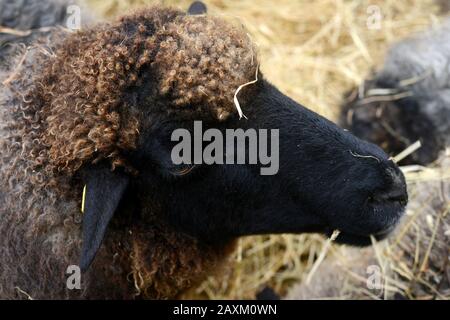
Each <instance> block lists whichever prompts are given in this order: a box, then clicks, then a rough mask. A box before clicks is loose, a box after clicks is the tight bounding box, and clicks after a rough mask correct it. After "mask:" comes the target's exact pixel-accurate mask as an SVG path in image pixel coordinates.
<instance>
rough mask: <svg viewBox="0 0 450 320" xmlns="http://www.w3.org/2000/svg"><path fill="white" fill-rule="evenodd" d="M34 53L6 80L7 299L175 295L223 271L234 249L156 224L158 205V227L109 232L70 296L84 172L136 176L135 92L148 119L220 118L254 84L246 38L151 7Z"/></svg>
mask: <svg viewBox="0 0 450 320" xmlns="http://www.w3.org/2000/svg"><path fill="white" fill-rule="evenodd" d="M25 54H26V56H25V60H24V62H23V64H22V66H21V68H20V70H7V71H1V72H0V81H4V80H5V79H8V81H7V82H6V83H5V84H6V85H5V88H4V90H3V89H2V94H1V95H0V105H1V110H0V123H1V128H0V148H1V150H2V155H1V157H0V166H1V169H0V183H1V186H2V189H1V190H0V200H1V201H2V203H3V204H4V205H3V206H2V207H1V208H0V234H1V237H0V239H1V245H0V261H2V267H1V268H0V298H27V297H28V296H30V297H32V298H134V297H136V296H137V295H138V296H142V297H149V298H168V297H175V296H177V295H178V294H179V293H180V292H181V291H182V290H184V289H186V288H188V287H189V286H191V285H192V284H193V283H194V282H196V281H200V280H202V279H203V278H204V277H205V275H207V274H208V272H209V271H210V269H215V268H216V267H217V266H219V264H220V262H221V261H222V260H223V259H224V258H225V257H226V256H227V254H228V253H229V252H230V251H231V248H232V247H233V246H232V244H230V245H229V246H228V245H227V246H225V247H223V248H217V247H214V248H212V247H211V248H210V247H204V246H200V245H198V244H197V242H196V241H195V240H194V239H191V238H189V237H187V236H185V235H180V234H178V233H176V232H175V231H173V230H171V229H170V227H168V226H167V225H164V223H162V222H161V221H159V219H158V218H157V216H158V210H157V208H158V204H157V203H155V204H154V206H153V208H146V210H149V211H152V210H153V212H152V215H153V216H154V217H155V219H154V221H153V225H152V226H151V227H150V228H149V227H147V229H145V230H143V229H141V227H140V226H136V225H131V226H126V227H125V226H123V225H120V223H119V225H118V226H115V227H112V228H110V231H109V233H108V234H107V236H106V238H105V240H104V244H103V246H102V248H101V249H100V251H99V253H98V255H97V257H96V259H95V261H94V264H93V265H92V266H91V268H90V271H89V272H88V273H87V274H86V275H85V276H83V282H82V288H83V290H82V291H79V290H73V291H70V290H67V289H66V279H67V276H66V274H65V271H66V268H67V266H68V265H71V264H77V263H78V259H79V253H80V245H81V234H80V233H81V214H80V202H81V201H80V199H81V190H82V184H81V182H80V181H79V179H78V178H77V175H76V173H77V172H78V170H79V169H80V168H81V167H82V166H84V165H87V164H90V163H96V162H98V161H101V160H107V161H109V162H110V164H111V167H112V168H113V169H114V168H117V167H123V168H125V170H128V171H129V172H132V173H134V174H137V172H136V170H135V169H134V168H132V166H131V165H130V164H129V163H128V162H127V151H130V150H133V149H134V148H136V147H137V141H138V137H139V132H140V129H141V121H140V115H139V114H135V113H134V112H133V111H132V110H135V108H134V109H133V108H132V104H133V103H134V102H133V101H130V100H129V99H125V98H124V97H126V94H127V92H128V91H129V90H133V88H134V89H136V88H138V89H139V88H142V87H144V86H147V87H148V86H149V83H150V86H151V87H150V88H147V87H146V90H150V92H151V95H150V97H149V99H152V101H154V102H155V110H150V112H153V111H154V112H161V110H156V109H157V107H156V106H157V105H161V103H159V104H158V103H157V102H158V101H159V102H163V104H164V108H165V109H166V110H164V112H166V113H168V114H169V113H170V112H179V113H182V112H183V110H184V112H187V113H192V112H196V113H197V114H200V115H202V116H203V117H213V118H215V119H218V120H221V119H223V118H225V117H226V116H227V114H229V113H231V112H236V110H235V106H234V104H233V95H234V92H235V91H236V89H237V88H238V87H239V86H240V85H241V84H244V83H246V82H249V81H251V80H253V78H254V75H255V70H256V68H257V63H256V58H255V55H254V48H253V45H252V43H251V41H250V39H249V38H248V36H247V34H246V33H245V32H244V31H243V30H241V29H239V28H236V27H233V26H230V25H229V24H227V23H225V22H224V21H222V20H220V19H218V18H214V17H205V16H187V15H185V14H184V13H182V12H180V11H177V10H172V9H162V8H159V7H154V8H149V9H146V10H141V11H139V12H137V13H134V14H132V15H128V16H124V17H122V18H120V19H119V20H118V21H116V22H113V23H105V24H100V25H97V26H95V27H93V28H92V29H86V30H84V31H80V32H76V33H73V34H70V33H68V32H66V31H63V30H59V29H55V30H54V32H52V33H51V34H50V35H49V36H48V37H46V38H45V39H41V40H40V42H39V43H37V44H35V45H34V46H33V47H32V48H31V49H28V51H27V52H26V53H25ZM11 65H12V66H13V65H15V64H14V63H12V64H11ZM12 69H13V68H12ZM12 73H17V74H14V75H13V77H11V75H12ZM135 103H139V102H135ZM194 106H195V107H194Z"/></svg>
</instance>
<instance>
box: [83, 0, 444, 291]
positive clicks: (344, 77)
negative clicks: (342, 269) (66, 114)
mask: <svg viewBox="0 0 450 320" xmlns="http://www.w3.org/2000/svg"><path fill="white" fill-rule="evenodd" d="M190 2H191V1H184V0H183V1H143V0H108V1H105V0H101V1H100V0H88V3H89V4H90V5H91V6H93V7H94V8H96V9H97V10H98V12H99V13H100V14H101V15H104V16H113V15H116V14H118V13H123V12H126V10H127V9H129V8H130V7H133V8H136V7H138V6H141V5H144V4H149V3H164V4H168V5H175V6H177V7H180V8H183V9H186V8H187V7H188V5H189V4H190ZM205 2H206V4H207V5H208V9H209V12H210V14H215V15H224V16H226V17H228V18H230V19H236V20H237V21H240V22H242V23H243V24H244V25H245V26H246V27H247V29H248V30H249V33H250V35H251V37H252V38H253V39H254V41H255V42H256V43H257V44H258V47H259V57H260V61H261V69H262V72H263V73H264V75H265V76H266V78H267V79H270V81H272V82H273V83H274V84H275V85H276V86H278V87H279V88H280V89H281V90H282V91H283V92H285V93H287V94H288V95H289V96H291V97H292V98H294V99H295V100H297V101H299V102H300V103H302V104H304V105H306V106H307V107H309V108H311V109H313V110H315V111H316V112H318V113H320V114H322V115H324V116H326V117H328V118H331V119H336V116H337V114H338V112H339V109H338V106H339V104H340V103H341V102H342V97H343V94H344V92H346V91H347V90H349V89H350V88H352V87H353V86H357V85H359V83H360V82H361V81H362V80H363V79H364V78H365V77H366V76H367V75H368V74H369V73H370V70H371V69H373V68H374V67H375V66H376V65H379V64H380V63H381V61H382V58H383V55H384V53H385V52H386V49H387V48H388V46H389V45H390V44H391V43H393V42H395V41H396V40H398V39H401V38H403V37H405V36H407V35H410V34H412V33H414V32H417V31H421V30H424V29H426V28H427V27H429V26H430V25H433V24H436V23H437V22H438V21H439V20H440V17H439V16H438V8H437V6H436V5H435V4H434V2H433V1H432V0H402V1H396V0H387V1H378V0H372V1H366V0H353V1H350V0H348V1H344V0H336V1H334V0H317V1H306V0H305V1H291V0H277V1H274V0H272V1H271V0H260V1H253V0H243V1H241V0H239V1H229V0H227V1H225V0H210V1H205ZM371 5H377V6H378V8H379V9H380V10H381V13H382V15H383V17H382V20H381V22H380V23H381V24H380V28H379V29H373V28H369V27H368V25H367V23H370V22H372V21H373V20H372V19H371V16H370V14H368V10H371V9H373V7H370V6H371ZM369 7H370V8H369ZM410 169H411V168H410ZM416 169H420V168H416ZM424 172H425V173H424ZM430 172H431V171H427V170H421V171H419V172H417V171H414V170H410V172H409V173H408V177H413V178H412V179H427V177H430V175H433V178H437V179H439V178H440V177H439V176H436V172H434V171H433V172H434V173H433V174H432V173H430ZM447 177H448V173H447ZM323 241H324V239H323V238H322V237H320V236H316V235H299V236H295V235H281V236H262V237H251V238H244V239H241V240H240V242H239V249H238V251H237V253H236V254H235V256H234V257H233V260H234V263H232V264H231V265H232V266H231V268H229V269H227V270H226V272H225V274H224V275H223V276H221V277H211V278H210V279H208V280H207V281H206V282H204V283H203V284H202V285H201V286H200V287H199V288H198V289H197V290H196V291H195V292H193V293H191V294H190V295H189V297H191V298H211V299H221V298H231V299H235V298H253V297H254V294H255V292H256V291H258V290H259V289H260V288H261V287H262V286H264V285H271V286H272V287H273V288H274V289H275V290H276V291H278V292H279V293H284V292H285V291H286V289H287V287H288V286H290V285H291V284H292V283H293V282H295V281H298V280H302V279H304V278H305V276H306V275H307V274H308V272H309V270H310V269H311V266H312V265H313V263H314V261H315V259H316V258H317V256H318V255H319V253H320V252H321V248H322V245H323Z"/></svg>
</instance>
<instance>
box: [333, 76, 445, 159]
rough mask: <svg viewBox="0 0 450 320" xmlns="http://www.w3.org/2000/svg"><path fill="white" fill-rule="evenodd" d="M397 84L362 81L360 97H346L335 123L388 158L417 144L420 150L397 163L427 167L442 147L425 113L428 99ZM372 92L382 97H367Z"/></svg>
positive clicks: (379, 78) (353, 93) (385, 80)
mask: <svg viewBox="0 0 450 320" xmlns="http://www.w3.org/2000/svg"><path fill="white" fill-rule="evenodd" d="M399 82H400V81H399V80H396V79H395V78H394V77H392V76H389V77H383V74H380V75H377V77H376V78H375V79H373V80H368V81H366V82H365V83H364V86H363V88H364V93H363V95H362V96H360V95H361V92H360V91H361V90H360V89H359V88H357V89H354V90H353V91H351V92H350V93H349V94H348V97H347V99H346V101H345V103H344V105H343V108H342V112H341V118H340V121H339V122H340V124H341V125H342V127H344V128H347V129H348V130H350V131H351V132H352V133H353V134H354V135H356V136H357V137H359V138H361V139H364V140H366V141H370V142H372V143H375V144H376V145H379V146H380V147H381V148H382V149H383V150H384V151H385V152H386V153H388V154H389V155H390V156H395V155H396V154H399V153H400V152H401V151H403V150H404V149H406V148H407V147H408V146H410V145H411V144H413V143H414V142H415V141H418V140H419V141H421V143H422V147H421V148H420V149H418V150H417V151H416V152H414V153H412V154H411V155H409V156H408V157H407V158H405V159H403V160H402V161H401V162H400V163H401V164H402V165H406V164H421V165H426V164H429V163H431V162H433V161H434V160H436V159H437V157H438V154H439V152H440V151H441V150H443V149H444V147H445V143H444V141H442V140H443V139H442V133H441V132H437V128H436V127H437V126H436V124H435V123H434V120H433V119H431V118H430V115H429V114H427V113H426V112H425V108H424V105H425V104H426V103H428V102H427V99H428V98H427V97H419V96H418V95H417V94H414V93H413V95H408V92H407V91H408V90H407V88H402V87H401V86H400V85H399ZM375 90H377V91H379V92H386V94H382V95H369V93H370V92H371V91H373V92H375ZM402 95H405V96H403V97H402ZM436 100H438V98H436Z"/></svg>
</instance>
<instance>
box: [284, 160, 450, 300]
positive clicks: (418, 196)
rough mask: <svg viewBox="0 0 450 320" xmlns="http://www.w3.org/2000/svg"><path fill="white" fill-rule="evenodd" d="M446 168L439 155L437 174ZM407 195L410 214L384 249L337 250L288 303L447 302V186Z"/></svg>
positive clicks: (437, 183)
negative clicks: (310, 301) (428, 300)
mask: <svg viewBox="0 0 450 320" xmlns="http://www.w3.org/2000/svg"><path fill="white" fill-rule="evenodd" d="M449 168H450V155H449V154H446V153H445V152H443V153H441V155H440V156H439V158H438V160H437V164H436V168H435V169H437V170H440V172H441V174H442V173H446V172H448V169H449ZM410 194H411V196H412V197H411V200H410V202H409V204H408V207H407V212H408V214H407V216H406V217H405V219H404V221H403V222H402V225H401V226H400V227H399V228H398V231H397V232H396V233H395V234H394V235H393V236H392V237H391V238H389V240H388V243H387V244H384V245H381V244H377V245H376V246H375V247H371V248H367V249H364V250H355V249H354V248H345V249H337V250H336V251H335V252H334V254H333V255H331V256H330V257H329V258H327V259H326V260H325V261H324V262H323V263H322V264H321V265H320V267H319V269H317V271H316V273H315V275H314V276H313V278H312V280H311V282H310V283H309V284H307V283H306V282H304V283H301V284H298V285H295V286H294V287H293V288H292V289H291V290H290V292H289V293H288V295H287V297H286V298H287V299H380V298H381V299H384V298H386V299H450V263H449V262H450V261H449V260H450V255H449V253H450V251H449V250H450V247H449V238H450V214H449V209H450V207H449V203H450V183H449V182H448V180H440V179H438V180H430V181H418V182H415V183H414V184H411V186H410ZM377 272H380V275H381V277H380V279H379V280H377V279H376V278H375V277H376V276H377V274H376V273H377Z"/></svg>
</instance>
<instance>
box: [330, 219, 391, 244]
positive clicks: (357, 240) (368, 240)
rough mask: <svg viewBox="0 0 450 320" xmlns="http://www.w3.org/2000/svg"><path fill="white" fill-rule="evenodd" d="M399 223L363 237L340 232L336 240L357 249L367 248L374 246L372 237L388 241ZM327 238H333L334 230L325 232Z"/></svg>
mask: <svg viewBox="0 0 450 320" xmlns="http://www.w3.org/2000/svg"><path fill="white" fill-rule="evenodd" d="M397 224H398V223H393V224H391V225H390V226H388V227H387V228H386V229H384V230H381V231H378V232H376V233H374V234H369V235H362V234H357V233H352V232H348V231H344V230H340V233H339V235H338V237H337V238H336V239H335V242H336V243H339V244H347V245H352V246H357V247H365V246H369V245H371V244H372V237H373V239H375V240H376V241H381V240H384V239H386V238H387V237H388V236H389V235H390V234H392V232H393V231H394V230H395V228H396V226H397ZM325 234H326V236H327V237H331V235H332V234H333V230H331V229H329V230H327V231H326V232H325Z"/></svg>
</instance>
